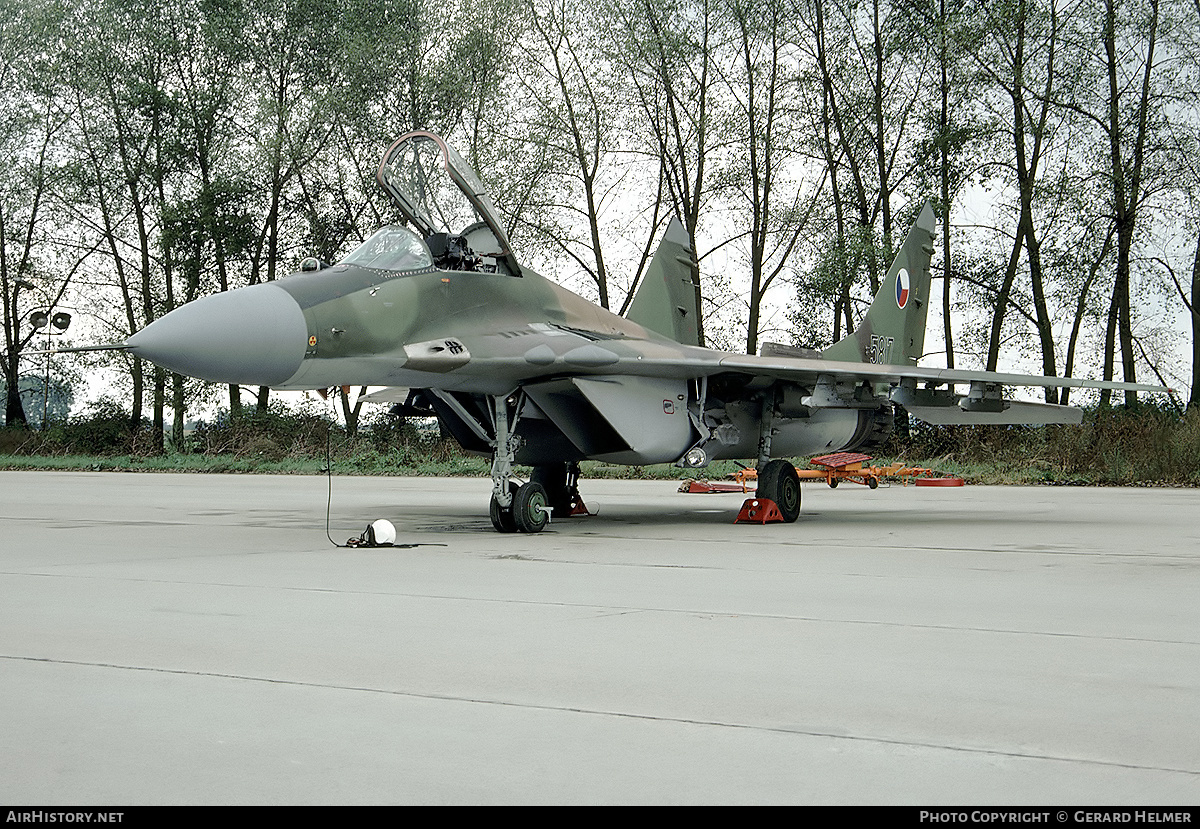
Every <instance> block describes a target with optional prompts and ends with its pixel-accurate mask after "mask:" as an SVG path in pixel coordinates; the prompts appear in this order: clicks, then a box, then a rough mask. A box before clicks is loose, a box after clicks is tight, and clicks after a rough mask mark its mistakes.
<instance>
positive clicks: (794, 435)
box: [121, 132, 1166, 533]
mask: <svg viewBox="0 0 1200 829" xmlns="http://www.w3.org/2000/svg"><path fill="white" fill-rule="evenodd" d="M377 179H378V181H379V184H380V185H381V186H382V187H383V189H384V191H386V192H387V193H388V195H389V196H391V198H392V199H393V200H394V201H395V203H396V205H397V206H398V207H399V209H400V212H401V213H402V215H403V217H404V219H405V221H406V222H407V225H408V226H407V227H404V226H400V225H389V226H387V227H383V228H381V229H380V230H378V231H377V232H376V233H375V234H374V235H373V236H371V237H370V238H369V239H368V240H367V241H366V242H364V243H363V244H362V245H360V246H359V247H358V248H357V249H356V250H355V251H354V252H353V253H351V254H350V255H349V256H347V257H346V258H345V259H343V260H342V261H341V262H338V263H337V264H335V265H332V266H330V265H326V264H324V263H321V262H318V261H317V260H315V259H309V260H306V261H305V263H304V264H302V266H301V271H300V272H299V273H295V274H292V275H290V276H287V277H284V278H282V279H279V280H276V281H274V282H270V283H264V284H258V285H252V286H249V287H244V288H239V289H236V290H232V291H228V292H225V293H219V294H215V295H212V296H208V297H205V298H202V299H199V300H196V301H194V302H191V303H188V304H187V305H184V306H182V307H180V308H178V309H176V310H174V311H172V312H171V313H169V314H167V315H166V316H164V317H162V318H161V319H159V320H157V321H155V322H153V323H151V324H150V325H148V326H146V327H145V328H144V329H142V330H141V331H138V332H137V333H135V334H133V335H132V336H131V337H129V339H128V340H126V342H125V343H124V344H123V346H121V347H123V348H124V349H126V350H128V351H129V352H131V353H133V354H135V355H137V356H139V357H142V358H144V359H147V360H150V361H151V362H154V363H157V364H158V365H160V366H163V367H164V368H167V369H170V370H172V371H177V372H179V373H181V374H186V375H190V376H193V377H200V378H203V379H205V380H212V381H215V382H220V383H239V384H249V385H264V386H270V387H272V388H274V389H284V390H288V389H297V390H298V389H327V388H332V387H337V386H351V385H352V386H376V387H378V386H384V387H390V390H389V391H385V392H382V393H376V395H375V396H374V399H391V400H393V401H396V402H399V401H404V404H405V405H404V406H403V407H402V409H401V411H404V412H407V413H414V412H418V413H424V414H435V415H436V416H437V417H438V419H439V420H440V421H441V423H442V424H443V426H444V427H445V429H446V430H448V431H449V432H450V434H452V435H453V436H454V437H455V438H456V439H457V440H458V441H459V443H461V444H462V446H463V447H464V448H465V449H467V450H468V451H471V452H475V453H480V454H484V455H490V456H492V458H493V461H492V497H491V507H490V514H491V519H492V524H493V525H494V526H495V528H496V529H497V530H499V531H500V532H514V531H520V532H526V533H533V532H538V531H540V530H541V529H542V528H543V527H545V526H546V524H547V522H548V521H549V514H550V513H554V514H569V513H570V511H571V510H572V509H573V508H575V507H576V506H577V505H579V504H580V503H581V501H580V495H579V490H578V478H579V461H580V460H583V459H585V458H592V459H596V460H600V461H604V462H606V463H615V464H630V465H644V464H654V463H675V464H677V465H679V466H681V467H689V468H699V467H704V466H707V465H708V464H709V462H710V461H712V460H715V459H718V458H756V459H757V470H758V493H757V494H758V497H759V498H763V499H769V500H771V501H773V502H775V504H776V505H777V506H778V508H779V510H780V512H781V514H782V516H783V518H784V520H785V521H789V522H790V521H795V520H796V518H797V516H798V515H799V513H800V484H799V480H798V479H797V475H796V470H795V468H794V467H793V466H792V464H791V463H789V462H788V461H787V460H784V458H788V457H793V456H797V455H810V454H817V453H826V452H835V451H838V450H863V449H870V448H871V447H874V446H877V445H879V444H880V443H881V442H882V441H883V440H884V439H885V438H886V437H887V436H888V434H889V433H890V432H891V430H892V423H893V416H894V408H893V405H894V404H895V405H900V406H902V407H904V408H905V409H906V410H908V412H909V413H911V414H912V415H913V416H915V417H917V418H919V419H921V420H924V421H926V422H928V423H935V424H950V423H993V424H1010V423H1079V422H1080V420H1081V417H1082V415H1081V412H1080V410H1079V409H1076V408H1070V407H1066V406H1057V405H1051V404H1045V403H1026V402H1015V401H1011V400H1007V399H1005V397H1004V396H1003V394H1002V390H1003V388H1004V387H1005V386H1045V387H1064V386H1072V387H1080V386H1084V387H1089V388H1107V389H1136V390H1138V391H1148V392H1162V391H1166V389H1163V388H1161V387H1158V386H1145V385H1137V384H1126V383H1115V382H1093V381H1085V380H1077V379H1068V378H1058V377H1035V376H1025V375H1016V374H1000V373H995V372H980V371H962V370H949V369H939V368H921V367H919V366H917V358H918V357H919V356H920V355H921V354H922V349H923V346H924V341H925V316H926V311H927V308H928V302H929V287H930V272H929V261H930V256H931V254H932V253H933V246H932V243H933V239H934V215H933V211H932V209H931V208H930V207H929V205H928V204H927V205H925V207H924V208H923V209H922V211H921V213H920V215H919V216H918V218H917V220H916V224H915V225H914V226H913V228H912V229H911V230H910V231H909V233H908V236H907V238H906V239H905V240H904V244H903V245H902V246H901V247H900V251H899V253H898V254H897V256H896V259H895V261H894V262H893V263H892V265H891V267H890V269H889V270H888V273H887V277H886V279H885V280H884V282H883V285H882V287H881V288H880V291H879V294H878V295H877V296H876V297H875V299H874V302H873V304H872V305H871V307H870V310H869V311H868V313H867V315H866V317H865V318H864V319H863V321H862V323H861V324H860V326H859V328H858V330H857V331H855V332H854V333H853V334H851V335H850V336H848V337H846V338H845V339H843V340H841V341H840V342H838V343H835V344H834V345H832V346H830V347H829V348H827V349H825V350H824V351H821V352H816V351H808V350H803V349H796V348H788V347H783V346H768V347H766V348H764V350H763V353H761V354H758V355H746V354H735V353H729V352H724V351H717V350H714V349H710V348H702V347H700V346H698V345H697V342H698V337H697V322H698V319H697V317H698V311H699V309H698V308H697V306H696V295H697V294H696V290H695V286H696V280H697V279H698V268H697V262H696V257H695V253H694V252H693V251H692V250H691V248H690V247H689V246H688V237H687V235H686V233H685V232H684V231H683V227H682V226H681V225H680V223H679V221H678V220H674V221H672V222H671V223H670V226H669V227H668V228H667V230H666V232H665V234H664V236H663V238H662V241H661V243H660V244H659V247H658V250H657V252H656V254H655V256H654V258H653V260H652V262H651V264H650V265H649V268H648V270H647V271H646V274H645V276H644V278H643V281H642V284H641V286H640V287H639V288H638V291H637V293H636V295H635V297H634V300H633V302H632V303H631V304H630V306H629V310H628V313H627V314H626V315H625V316H624V317H622V316H618V315H616V314H613V313H611V312H609V311H607V310H605V309H603V308H601V307H599V306H597V305H594V304H593V303H591V302H588V301H587V300H585V299H583V298H581V297H579V296H576V295H575V294H573V293H571V292H570V291H567V290H566V289H564V288H562V287H560V286H558V285H556V284H554V283H553V282H550V281H549V280H547V279H545V278H543V277H541V276H539V275H538V274H536V273H534V272H532V271H531V270H529V269H528V268H526V267H525V266H524V265H522V264H521V262H520V260H519V259H518V258H517V256H516V255H515V254H514V252H513V250H512V247H511V246H510V244H509V240H508V238H507V235H506V234H505V232H504V229H503V226H502V225H501V223H500V220H499V217H498V216H497V214H496V210H495V208H494V207H493V205H492V202H491V199H490V198H489V197H488V195H487V193H486V189H485V188H484V186H483V184H482V183H481V182H480V180H479V178H478V177H477V176H476V175H475V173H474V172H473V171H472V170H471V169H470V167H469V166H468V165H467V164H466V163H465V162H464V161H463V159H462V158H461V157H460V156H459V155H458V154H457V153H456V152H455V151H454V150H453V149H451V148H450V147H449V146H447V144H446V142H445V141H443V140H442V139H441V138H439V137H438V136H436V135H434V134H432V133H429V132H412V133H409V134H407V135H405V136H403V137H402V138H400V139H399V140H398V141H396V142H395V143H394V144H393V145H392V146H391V147H390V148H389V149H388V151H387V153H386V154H385V156H384V159H383V162H382V164H381V165H380V167H379V171H378V174H377ZM959 386H961V387H963V390H961V391H959V390H958V388H957V387H959ZM515 464H524V465H528V466H531V467H532V469H533V474H532V476H531V477H530V479H529V480H528V481H527V482H525V483H518V481H517V480H514V465H515Z"/></svg>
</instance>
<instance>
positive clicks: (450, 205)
mask: <svg viewBox="0 0 1200 829" xmlns="http://www.w3.org/2000/svg"><path fill="white" fill-rule="evenodd" d="M376 179H377V180H378V181H379V185H380V186H381V187H382V188H383V189H384V191H385V192H387V194H388V195H389V196H391V197H392V200H393V201H394V202H395V203H396V205H397V206H398V207H399V208H400V212H401V213H402V214H403V215H404V219H405V221H406V222H408V223H409V224H410V225H411V226H412V227H413V228H415V229H416V230H417V232H418V233H420V234H421V235H423V236H424V237H425V242H426V243H427V244H428V245H429V248H430V250H431V251H432V252H433V256H434V259H435V261H438V264H439V267H442V266H443V265H442V263H441V261H440V258H439V252H440V251H448V252H449V254H448V255H452V256H454V257H456V259H455V261H459V262H461V261H463V255H464V251H465V253H466V254H470V255H473V256H476V257H481V258H482V261H483V262H485V263H486V264H483V265H482V267H483V268H485V269H490V268H489V266H491V265H493V264H494V267H495V269H496V270H497V271H503V272H506V273H510V274H512V275H514V276H520V275H521V268H520V266H519V265H518V264H517V260H516V257H514V256H513V253H512V249H511V247H510V245H509V243H508V236H507V235H506V234H505V232H504V229H503V226H502V225H501V224H500V220H499V216H498V214H497V213H496V208H495V206H494V205H493V204H492V200H491V198H490V197H489V196H488V194H487V192H486V189H485V188H484V186H483V182H481V181H480V180H479V177H478V176H477V175H475V171H474V170H472V169H471V167H470V165H468V164H467V162H466V161H464V160H463V158H462V156H460V155H459V154H458V153H456V152H455V151H454V150H453V148H451V147H450V146H449V145H447V144H446V142H445V141H443V140H442V139H441V138H439V137H438V136H436V135H434V134H433V133H431V132H410V133H408V134H407V135H404V136H401V137H400V138H399V139H397V140H396V142H395V143H394V144H392V146H390V147H389V148H388V150H387V152H386V153H385V154H384V156H383V162H382V163H381V164H380V165H379V172H378V174H377V175H376ZM467 261H471V260H470V259H469V258H468V259H467Z"/></svg>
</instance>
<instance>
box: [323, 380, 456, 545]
mask: <svg viewBox="0 0 1200 829" xmlns="http://www.w3.org/2000/svg"><path fill="white" fill-rule="evenodd" d="M332 398H333V395H332V393H330V394H328V395H326V397H325V399H326V400H327V401H328V402H329V410H330V417H329V420H327V421H326V422H325V480H326V484H327V487H326V495H325V537H326V538H328V539H329V543H330V544H332V545H333V546H334V547H337V548H338V549H341V550H346V549H357V548H360V547H397V548H400V549H412V548H413V547H445V546H447V545H445V544H438V543H435V542H418V543H413V544H398V543H396V542H394V541H383V542H381V541H378V540H376V538H375V532H374V527H375V522H374V521H372V522H371V523H369V524H367V528H366V529H365V530H363V532H362V535H359V536H357V537H352V538H349V539H347V540H346V543H345V544H338V543H337V542H336V541H334V540H333V531H332V530H331V529H330V514H331V512H332V511H333V451H332V449H331V443H332V440H333V425H334V424H335V423H336V422H337V407H336V406H335V405H334V403H333V399H332ZM389 523H390V522H389Z"/></svg>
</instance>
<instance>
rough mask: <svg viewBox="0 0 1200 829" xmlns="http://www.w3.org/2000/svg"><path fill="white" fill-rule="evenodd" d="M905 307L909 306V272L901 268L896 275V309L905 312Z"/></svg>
mask: <svg viewBox="0 0 1200 829" xmlns="http://www.w3.org/2000/svg"><path fill="white" fill-rule="evenodd" d="M905 305H908V271H907V270H906V269H904V268H901V269H900V273H898V274H896V307H898V308H899V309H900V310H904V306H905Z"/></svg>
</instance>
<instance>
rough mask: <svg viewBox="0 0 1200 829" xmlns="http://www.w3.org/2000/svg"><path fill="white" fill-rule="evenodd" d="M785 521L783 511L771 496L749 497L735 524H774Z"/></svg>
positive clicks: (734, 521)
mask: <svg viewBox="0 0 1200 829" xmlns="http://www.w3.org/2000/svg"><path fill="white" fill-rule="evenodd" d="M776 522H780V523H782V522H783V513H781V512H780V511H779V507H778V506H777V505H776V504H775V502H774V501H772V500H771V499H770V498H747V499H746V501H745V503H743V504H742V510H741V512H739V513H738V517H737V518H735V519H734V520H733V523H735V524H773V523H776Z"/></svg>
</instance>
